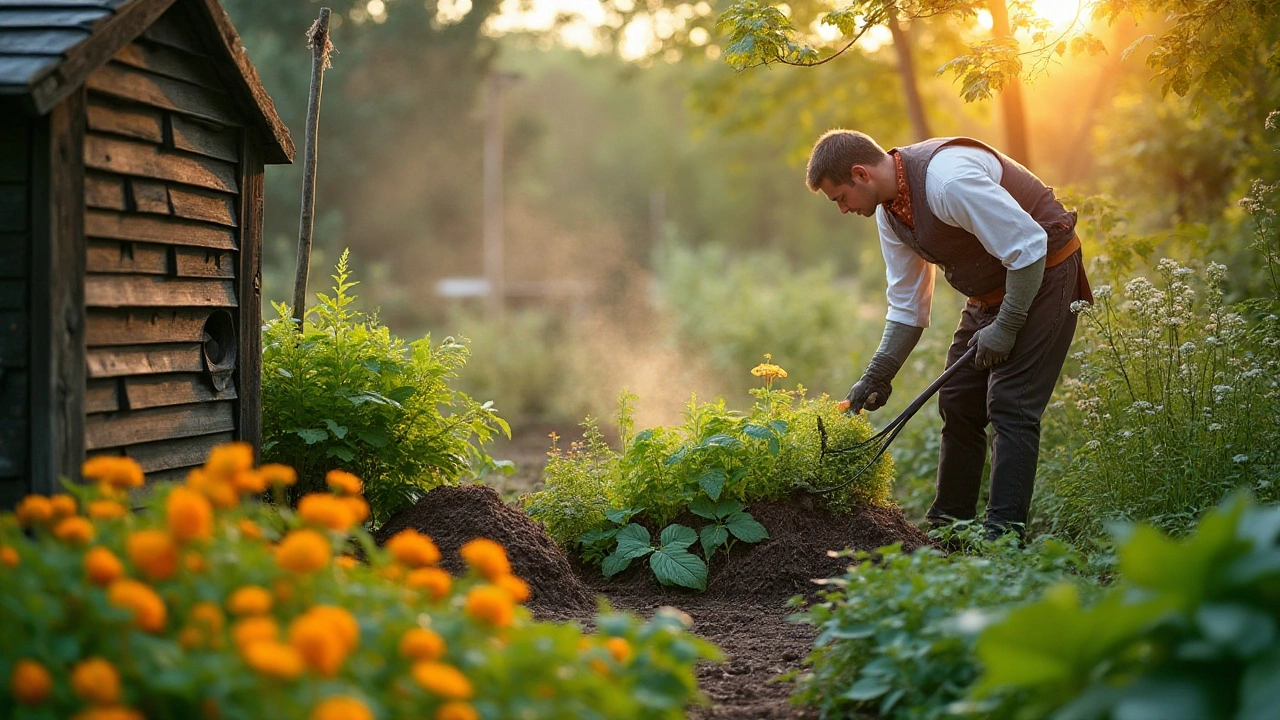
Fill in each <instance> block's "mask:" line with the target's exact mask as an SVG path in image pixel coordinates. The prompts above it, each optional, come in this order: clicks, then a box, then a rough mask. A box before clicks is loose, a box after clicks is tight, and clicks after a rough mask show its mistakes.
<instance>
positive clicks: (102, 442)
mask: <svg viewBox="0 0 1280 720" xmlns="http://www.w3.org/2000/svg"><path fill="white" fill-rule="evenodd" d="M234 429H235V411H234V408H233V403H231V402H215V403H195V404H193V405H175V406H173V407H166V408H154V409H151V410H138V411H134V412H128V413H115V414H104V415H90V416H89V417H88V418H87V419H86V420H85V446H86V447H87V448H88V449H89V450H99V449H102V448H110V447H121V446H125V445H136V444H138V443H144V442H155V441H157V440H168V439H170V438H181V437H192V436H195V435H209V434H212V433H219V432H231V431H233V430H234Z"/></svg>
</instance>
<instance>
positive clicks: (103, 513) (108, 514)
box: [88, 500, 129, 520]
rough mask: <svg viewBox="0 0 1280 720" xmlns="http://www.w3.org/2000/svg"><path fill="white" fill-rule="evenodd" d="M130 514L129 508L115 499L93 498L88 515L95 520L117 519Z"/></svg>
mask: <svg viewBox="0 0 1280 720" xmlns="http://www.w3.org/2000/svg"><path fill="white" fill-rule="evenodd" d="M128 514H129V511H128V509H126V508H125V506H124V505H121V504H120V503H118V502H116V501H115V500H93V501H91V502H90V503H89V511H88V515H89V517H91V518H93V519H94V520H115V519H117V518H122V517H124V516H126V515H128Z"/></svg>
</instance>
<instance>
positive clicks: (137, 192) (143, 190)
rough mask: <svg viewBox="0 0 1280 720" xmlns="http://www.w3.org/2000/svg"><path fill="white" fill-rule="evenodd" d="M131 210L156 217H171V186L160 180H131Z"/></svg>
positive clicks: (129, 182)
mask: <svg viewBox="0 0 1280 720" xmlns="http://www.w3.org/2000/svg"><path fill="white" fill-rule="evenodd" d="M128 187H129V209H131V210H135V211H137V212H143V213H152V214H156V215H169V214H171V212H172V208H170V207H169V186H168V185H165V184H164V183H162V182H160V181H158V180H145V179H143V178H129V179H128Z"/></svg>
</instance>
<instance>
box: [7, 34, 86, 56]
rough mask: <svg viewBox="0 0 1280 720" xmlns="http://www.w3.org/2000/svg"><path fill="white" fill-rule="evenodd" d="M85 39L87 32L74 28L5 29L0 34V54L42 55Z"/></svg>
mask: <svg viewBox="0 0 1280 720" xmlns="http://www.w3.org/2000/svg"><path fill="white" fill-rule="evenodd" d="M87 37H89V32H88V31H87V30H80V29H75V28H48V27H42V28H6V29H5V31H4V32H3V33H0V53H4V54H6V55H9V54H12V55H44V54H46V53H49V52H61V51H62V50H63V49H65V48H69V47H71V46H72V45H75V44H76V43H78V42H80V41H81V40H83V39H85V38H87Z"/></svg>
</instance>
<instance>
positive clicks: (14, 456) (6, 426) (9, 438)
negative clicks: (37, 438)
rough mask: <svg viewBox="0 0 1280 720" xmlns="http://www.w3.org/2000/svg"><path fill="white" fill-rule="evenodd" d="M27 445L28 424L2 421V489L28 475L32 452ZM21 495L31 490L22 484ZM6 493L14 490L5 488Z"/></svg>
mask: <svg viewBox="0 0 1280 720" xmlns="http://www.w3.org/2000/svg"><path fill="white" fill-rule="evenodd" d="M28 447H29V446H28V443H27V423H26V421H25V419H23V420H0V478H4V479H5V480H4V481H3V482H0V487H4V486H6V485H9V484H10V482H11V479H21V478H22V477H23V476H24V475H26V474H27V463H28V459H29V453H30V450H29V449H28ZM21 487H22V490H23V491H22V492H21V493H20V494H21V495H26V494H27V493H29V492H30V489H29V488H28V487H27V486H26V484H25V483H23V484H22V486H21ZM5 491H6V493H12V492H13V490H12V489H10V488H5Z"/></svg>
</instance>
